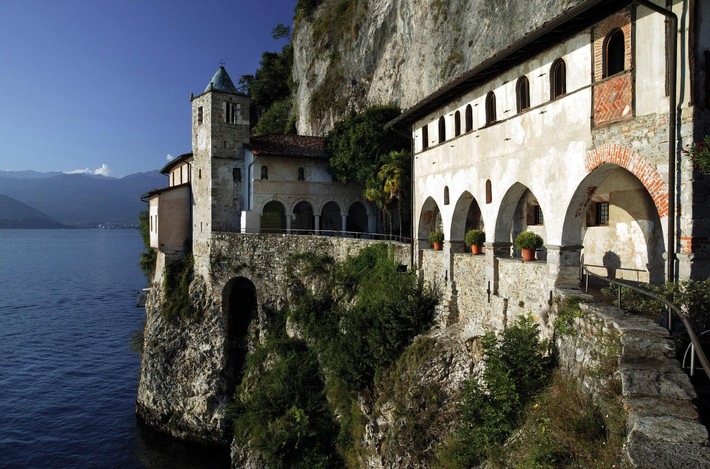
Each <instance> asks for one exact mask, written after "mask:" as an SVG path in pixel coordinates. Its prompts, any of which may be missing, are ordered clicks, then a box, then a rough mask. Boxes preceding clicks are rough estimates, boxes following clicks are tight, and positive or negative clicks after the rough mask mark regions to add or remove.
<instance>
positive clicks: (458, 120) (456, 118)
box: [454, 111, 461, 137]
mask: <svg viewBox="0 0 710 469" xmlns="http://www.w3.org/2000/svg"><path fill="white" fill-rule="evenodd" d="M454 135H455V136H457V137H458V136H459V135H461V113H460V112H459V111H456V114H454Z"/></svg>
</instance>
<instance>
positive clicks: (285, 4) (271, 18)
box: [0, 0, 296, 177]
mask: <svg viewBox="0 0 710 469" xmlns="http://www.w3.org/2000/svg"><path fill="white" fill-rule="evenodd" d="M295 4H296V0H259V1H247V0H231V1H230V0H170V1H168V0H0V142H2V144H0V170H9V171H18V170H34V171H64V172H70V171H87V172H98V173H100V174H104V175H109V176H114V177H122V176H125V175H127V174H131V173H135V172H143V171H150V170H153V169H160V168H161V167H162V166H163V165H164V164H165V163H166V162H167V158H168V155H175V156H177V155H179V154H181V153H184V152H187V151H190V150H191V143H190V93H191V92H192V93H195V95H197V94H199V93H201V92H202V91H203V90H204V88H205V86H206V85H207V84H208V83H209V81H210V78H212V75H213V74H214V72H215V71H216V70H217V68H218V67H219V62H220V60H223V61H224V62H225V64H226V65H225V67H226V69H227V71H228V72H229V74H230V76H231V77H232V79H233V80H234V82H235V83H236V82H237V81H238V80H239V77H241V76H242V75H244V74H252V73H254V72H255V71H256V68H257V67H258V64H259V60H260V59H261V54H262V52H264V51H267V50H270V51H280V50H281V47H282V46H283V44H284V41H283V40H281V41H276V40H274V39H273V38H272V37H271V31H272V29H273V27H274V26H276V25H277V24H279V23H283V24H287V25H291V24H292V22H293V10H294V7H295Z"/></svg>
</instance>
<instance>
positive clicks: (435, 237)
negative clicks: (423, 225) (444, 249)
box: [429, 231, 444, 243]
mask: <svg viewBox="0 0 710 469" xmlns="http://www.w3.org/2000/svg"><path fill="white" fill-rule="evenodd" d="M429 242H430V243H443V242H444V233H442V232H441V231H432V232H431V233H430V234H429Z"/></svg>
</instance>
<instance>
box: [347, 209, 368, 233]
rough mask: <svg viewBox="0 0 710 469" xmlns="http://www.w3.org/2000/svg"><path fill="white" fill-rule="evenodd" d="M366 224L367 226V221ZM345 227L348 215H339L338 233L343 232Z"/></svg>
mask: <svg viewBox="0 0 710 469" xmlns="http://www.w3.org/2000/svg"><path fill="white" fill-rule="evenodd" d="M368 224H369V220H368ZM347 227H348V214H347V213H341V214H340V231H342V232H345V230H346V229H347Z"/></svg>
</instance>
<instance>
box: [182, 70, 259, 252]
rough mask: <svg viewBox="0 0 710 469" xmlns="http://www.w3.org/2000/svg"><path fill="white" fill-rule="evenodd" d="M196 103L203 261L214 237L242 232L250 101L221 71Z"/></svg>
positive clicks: (196, 185) (197, 242)
mask: <svg viewBox="0 0 710 469" xmlns="http://www.w3.org/2000/svg"><path fill="white" fill-rule="evenodd" d="M191 101H192V154H193V167H192V197H193V211H192V213H193V216H192V237H193V251H194V252H195V255H196V256H198V255H203V254H208V253H207V251H206V250H207V246H208V242H209V238H210V234H211V233H212V232H214V231H228V232H238V231H240V228H241V227H240V222H241V210H242V207H243V205H242V199H243V197H242V178H243V177H244V144H246V143H248V142H249V104H250V100H249V97H247V96H246V95H245V94H244V93H240V92H239V91H238V90H237V88H236V87H235V86H234V83H233V82H232V79H231V78H230V77H229V75H228V74H227V71H226V70H225V68H224V67H223V66H220V67H219V69H218V70H217V72H216V73H215V74H214V76H213V77H212V80H210V82H209V84H208V85H207V87H206V88H205V90H204V91H203V92H202V94H200V95H199V96H193V97H191ZM203 251H204V252H203Z"/></svg>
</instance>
